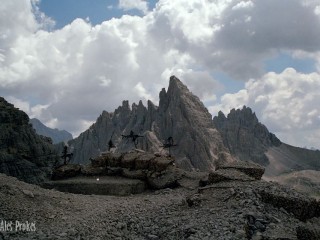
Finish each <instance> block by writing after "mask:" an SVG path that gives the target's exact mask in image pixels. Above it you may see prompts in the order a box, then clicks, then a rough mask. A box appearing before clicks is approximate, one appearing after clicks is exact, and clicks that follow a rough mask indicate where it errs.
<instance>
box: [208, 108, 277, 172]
mask: <svg viewBox="0 0 320 240" xmlns="http://www.w3.org/2000/svg"><path fill="white" fill-rule="evenodd" d="M213 122H214V124H215V126H216V128H217V129H218V130H219V132H220V133H221V135H222V138H223V143H224V145H225V146H226V147H227V148H228V149H229V151H230V153H231V154H234V155H236V156H237V157H238V158H239V159H240V160H244V161H253V162H256V163H258V164H261V165H263V166H266V165H268V164H269V160H268V157H267V156H266V154H265V152H266V151H267V150H268V149H269V147H272V146H279V145H280V144H281V142H280V140H279V139H278V138H277V137H276V136H275V135H274V134H272V133H270V132H269V131H268V129H267V128H266V127H265V126H264V125H263V124H261V123H260V122H259V121H258V119H257V117H256V115H255V113H253V112H252V110H251V109H250V108H248V107H246V106H244V107H243V108H242V109H241V110H240V109H237V110H235V109H232V110H231V111H230V113H229V114H228V116H227V117H225V115H224V114H223V113H222V112H221V111H220V112H219V114H218V116H216V117H214V118H213Z"/></svg>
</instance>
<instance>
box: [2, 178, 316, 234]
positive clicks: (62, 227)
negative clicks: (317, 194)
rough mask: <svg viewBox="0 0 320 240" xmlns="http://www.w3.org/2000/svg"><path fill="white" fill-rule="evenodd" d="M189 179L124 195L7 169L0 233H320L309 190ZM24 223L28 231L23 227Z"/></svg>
mask: <svg viewBox="0 0 320 240" xmlns="http://www.w3.org/2000/svg"><path fill="white" fill-rule="evenodd" d="M188 180H189V181H185V182H184V183H185V184H182V185H183V187H178V188H175V189H169V188H167V189H162V190H157V191H147V192H144V193H141V194H136V195H130V196H124V197H116V196H106V195H104V196H102V195H81V194H72V193H63V192H58V191H56V190H48V189H42V188H41V187H39V186H36V185H31V184H27V183H24V182H21V181H19V180H17V179H16V178H13V177H8V176H6V175H4V174H0V224H2V225H0V229H1V227H2V229H1V231H0V239H119V240H120V239H309V240H310V239H319V236H320V233H319V228H318V227H319V224H320V218H319V217H320V206H319V202H317V201H315V200H313V199H310V198H308V197H306V196H305V195H302V194H298V193H296V192H294V191H291V190H288V189H286V188H284V187H281V186H279V185H277V184H274V183H269V182H265V181H262V180H250V181H241V179H238V180H233V181H220V182H217V183H213V184H209V185H207V186H205V187H196V186H197V183H198V180H196V179H194V182H192V178H189V179H188ZM193 183H195V184H193ZM10 221H12V222H13V223H12V226H11V227H12V228H11V229H7V231H5V230H6V229H4V227H5V226H4V223H5V222H6V223H10ZM16 221H19V223H24V224H25V226H26V227H25V231H23V228H21V226H20V228H19V229H17V230H18V231H15V227H16V226H15V223H16ZM27 223H29V228H28V227H27Z"/></svg>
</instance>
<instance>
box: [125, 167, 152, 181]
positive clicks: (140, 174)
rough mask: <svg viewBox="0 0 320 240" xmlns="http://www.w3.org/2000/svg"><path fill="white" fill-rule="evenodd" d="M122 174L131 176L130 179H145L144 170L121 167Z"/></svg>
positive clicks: (127, 176)
mask: <svg viewBox="0 0 320 240" xmlns="http://www.w3.org/2000/svg"><path fill="white" fill-rule="evenodd" d="M122 176H123V177H126V178H132V179H141V180H145V179H146V177H147V174H146V172H145V171H143V170H141V169H139V170H130V169H127V168H123V169H122Z"/></svg>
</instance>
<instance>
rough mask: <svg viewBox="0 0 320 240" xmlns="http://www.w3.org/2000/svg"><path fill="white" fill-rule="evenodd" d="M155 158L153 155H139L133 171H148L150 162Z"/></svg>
mask: <svg viewBox="0 0 320 240" xmlns="http://www.w3.org/2000/svg"><path fill="white" fill-rule="evenodd" d="M155 157H156V156H155V155H154V154H152V153H146V154H142V155H140V156H139V157H138V158H137V159H136V165H135V169H137V170H139V169H149V166H150V162H152V161H153V159H154V158H155Z"/></svg>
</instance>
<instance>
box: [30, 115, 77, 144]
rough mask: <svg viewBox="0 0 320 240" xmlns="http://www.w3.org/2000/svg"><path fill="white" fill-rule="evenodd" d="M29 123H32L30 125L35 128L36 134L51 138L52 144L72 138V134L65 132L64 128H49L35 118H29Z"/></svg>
mask: <svg viewBox="0 0 320 240" xmlns="http://www.w3.org/2000/svg"><path fill="white" fill-rule="evenodd" d="M30 123H31V124H32V127H33V128H34V129H35V130H36V133H37V134H39V135H42V136H46V137H49V138H51V139H52V143H53V144H56V143H59V142H67V141H69V140H71V139H73V137H72V134H71V133H69V132H67V131H66V130H59V129H57V128H55V129H52V128H49V127H47V126H46V125H44V124H43V123H42V122H40V120H38V119H36V118H32V119H30Z"/></svg>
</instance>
